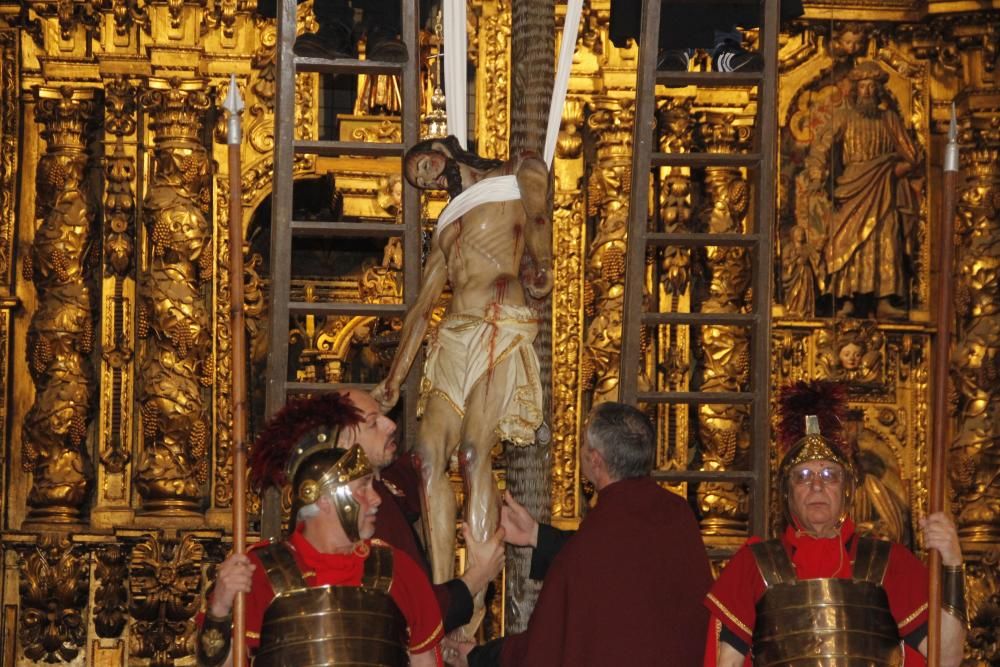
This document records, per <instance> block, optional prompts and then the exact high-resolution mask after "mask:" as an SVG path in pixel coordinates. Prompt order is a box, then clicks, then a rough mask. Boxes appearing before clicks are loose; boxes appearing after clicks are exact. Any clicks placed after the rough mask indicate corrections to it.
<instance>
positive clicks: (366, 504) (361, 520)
mask: <svg viewBox="0 0 1000 667" xmlns="http://www.w3.org/2000/svg"><path fill="white" fill-rule="evenodd" d="M373 480H374V476H373V475H365V476H364V477H362V478H361V479H356V480H354V481H353V482H351V483H350V484H349V485H348V488H350V490H351V494H352V495H353V496H354V499H355V500H357V501H358V505H360V509H359V511H358V535H360V536H361V539H363V540H367V539H370V538H371V537H372V535H374V534H375V515H376V514H377V513H378V506H379V505H381V504H382V499H381V498H379V495H378V492H377V491H375V487H373V486H372V481H373Z"/></svg>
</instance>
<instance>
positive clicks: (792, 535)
mask: <svg viewBox="0 0 1000 667" xmlns="http://www.w3.org/2000/svg"><path fill="white" fill-rule="evenodd" d="M852 535H854V522H853V521H851V519H850V518H847V519H845V520H844V523H843V524H842V525H841V526H840V529H839V531H838V534H837V535H835V536H834V537H813V536H812V535H810V534H808V533H806V532H805V531H804V530H796V529H795V527H793V526H788V527H787V528H786V529H785V541H786V542H787V543H788V544H790V545H791V547H792V564H793V565H794V566H795V573H796V574H797V575H798V577H799V579H833V578H840V579H846V578H848V577H850V576H851V558H850V556H849V555H848V553H847V542H848V540H850V539H851V536H852Z"/></svg>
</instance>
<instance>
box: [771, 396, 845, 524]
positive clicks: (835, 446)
mask: <svg viewBox="0 0 1000 667" xmlns="http://www.w3.org/2000/svg"><path fill="white" fill-rule="evenodd" d="M778 411H779V418H778V434H777V436H778V446H779V447H780V449H781V451H783V452H784V456H782V458H781V464H780V465H779V466H778V484H779V486H780V492H781V504H782V510H783V512H784V515H785V520H786V521H788V522H789V524H790V525H795V521H794V517H792V515H791V505H790V503H789V499H790V494H791V472H792V469H793V468H794V467H795V466H797V465H799V464H800V463H806V462H808V461H833V462H834V463H838V464H840V465H841V466H842V467H843V468H844V484H843V493H844V502H843V505H842V515H841V517H840V520H841V521H843V520H844V519H845V518H846V517H847V514H848V512H849V511H850V506H851V500H852V499H853V497H854V489H855V486H856V485H857V482H858V472H857V466H855V463H854V459H855V452H854V451H853V447H852V443H850V442H848V440H847V438H846V435H845V432H844V418H845V414H846V411H847V389H846V387H845V386H844V385H843V384H840V383H837V382H828V381H822V380H815V381H812V382H801V381H800V382H796V383H794V384H791V385H787V386H785V387H783V388H782V390H781V393H780V394H779V396H778Z"/></svg>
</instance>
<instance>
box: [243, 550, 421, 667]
mask: <svg viewBox="0 0 1000 667" xmlns="http://www.w3.org/2000/svg"><path fill="white" fill-rule="evenodd" d="M256 553H257V555H258V557H259V558H260V560H261V563H262V564H263V565H264V570H265V572H266V573H267V578H268V580H269V581H270V582H271V587H272V588H273V589H274V593H275V598H274V599H273V600H272V601H271V604H270V605H268V607H267V610H266V611H265V612H264V622H263V624H262V626H261V631H260V649H258V651H257V655H256V657H255V658H254V661H253V665H254V667H319V666H320V665H324V666H331V667H334V666H335V667H345V666H354V665H365V666H369V665H370V666H372V667H375V666H381V667H406V665H408V664H409V658H408V656H407V650H406V646H407V643H406V621H405V619H404V618H403V615H402V614H401V613H400V611H399V608H398V607H397V606H396V603H395V601H394V600H393V599H392V597H391V596H390V595H389V587H390V586H391V585H392V549H391V548H389V547H383V546H378V545H375V544H373V545H372V546H371V553H370V554H369V555H368V558H367V559H366V560H365V572H364V575H363V576H362V578H361V586H313V587H310V586H308V585H307V584H306V582H305V579H304V578H303V576H302V572H301V571H300V569H299V567H298V564H297V563H296V562H295V558H294V557H293V556H292V552H291V549H290V548H289V547H288V545H287V544H286V543H284V542H276V543H274V544H271V545H268V546H266V547H264V548H262V549H260V550H259V551H257V552H256Z"/></svg>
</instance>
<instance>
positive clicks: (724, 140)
mask: <svg viewBox="0 0 1000 667" xmlns="http://www.w3.org/2000/svg"><path fill="white" fill-rule="evenodd" d="M735 120H736V118H735V117H734V115H733V114H727V113H718V112H707V113H703V114H700V117H699V118H698V124H697V125H696V126H695V133H696V135H697V136H698V137H699V139H700V142H699V143H701V144H702V145H703V146H704V150H705V151H706V152H708V153H737V152H741V151H742V150H744V149H746V148H747V147H748V146H749V145H750V138H751V129H750V127H749V126H747V125H742V124H737V123H735V122H734V121H735ZM704 191H705V200H704V203H703V205H702V206H701V208H700V210H699V211H698V213H697V215H698V217H699V224H700V227H701V228H703V229H705V230H706V231H708V232H709V233H713V234H724V233H730V234H743V233H746V231H747V229H746V227H747V222H748V220H747V213H748V211H749V209H750V185H749V183H748V182H747V180H746V179H745V178H744V176H743V174H742V172H741V171H740V169H739V168H736V167H706V168H705V177H704ZM750 261H751V258H750V252H749V250H748V249H747V248H743V247H739V246H708V247H706V248H705V257H704V268H705V270H706V271H705V272H706V277H707V282H708V284H707V285H706V287H707V296H705V297H704V299H703V300H702V301H701V303H699V304H697V306H698V310H699V311H700V312H703V313H740V312H745V309H746V308H747V307H748V306H749V298H750V295H749V288H750V281H751V277H752V273H751V265H750ZM692 310H695V308H692ZM698 342H699V346H700V349H701V359H702V363H703V366H702V368H701V386H700V389H701V391H706V392H713V391H715V392H739V391H745V390H746V389H747V386H748V382H749V372H750V331H749V329H748V328H747V327H736V326H721V325H712V326H703V327H701V331H700V334H699V341H698ZM749 430H750V411H749V406H747V405H732V404H728V405H726V404H713V403H705V404H701V405H699V406H698V438H699V441H700V443H701V450H702V461H703V463H702V470H714V471H717V470H745V469H747V467H748V464H749V461H748V460H747V459H748V455H749V445H750V442H749ZM698 504H699V509H700V510H701V513H702V519H701V525H702V531H703V532H704V533H705V535H706V536H712V537H722V538H724V537H733V538H738V539H740V540H742V537H743V536H744V535H746V532H747V521H748V519H749V514H748V512H749V507H748V505H747V496H746V492H745V491H744V490H743V489H742V488H741V487H740V486H739V485H737V484H727V483H707V482H706V483H702V484H700V485H699V486H698Z"/></svg>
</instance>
